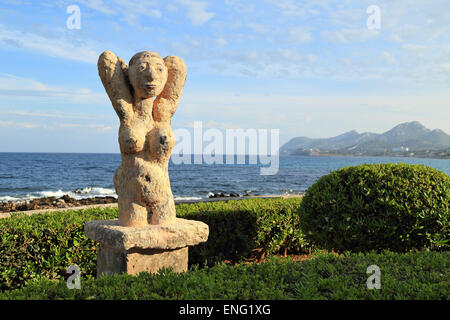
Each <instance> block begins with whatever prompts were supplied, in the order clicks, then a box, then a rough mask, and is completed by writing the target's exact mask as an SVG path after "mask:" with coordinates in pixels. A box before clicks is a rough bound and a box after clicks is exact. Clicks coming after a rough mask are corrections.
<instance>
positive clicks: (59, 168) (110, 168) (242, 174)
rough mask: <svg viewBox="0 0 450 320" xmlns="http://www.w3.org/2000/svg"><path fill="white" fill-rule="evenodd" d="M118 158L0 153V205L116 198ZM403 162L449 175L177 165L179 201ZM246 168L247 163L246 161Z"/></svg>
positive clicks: (174, 182) (334, 163)
mask: <svg viewBox="0 0 450 320" xmlns="http://www.w3.org/2000/svg"><path fill="white" fill-rule="evenodd" d="M120 162H121V159H120V154H81V153H0V201H8V200H24V199H32V198H39V197H48V196H56V197H60V196H63V195H65V194H69V195H70V196H72V197H74V198H77V199H80V198H89V197H95V196H116V195H115V192H114V185H113V175H114V171H115V170H116V169H117V167H118V166H119V165H120ZM383 162H395V163H398V162H403V163H411V164H423V165H427V166H431V167H434V168H436V169H438V170H441V171H443V172H445V173H447V174H449V175H450V160H445V159H417V158H388V157H303V156H282V157H280V162H279V170H278V173H277V174H275V175H266V176H265V175H260V167H261V165H254V164H233V165H230V164H223V165H207V164H180V165H179V164H173V163H172V162H170V163H169V174H170V181H171V186H172V191H173V194H174V197H175V199H179V200H182V199H201V198H207V197H208V195H209V193H210V192H225V193H230V192H235V193H240V194H245V193H246V192H248V191H251V193H252V194H260V195H271V194H296V193H299V192H304V191H305V190H306V189H307V188H308V187H309V186H311V184H313V183H314V182H315V181H316V180H317V179H318V178H320V177H321V176H323V175H326V174H328V173H329V172H331V171H333V170H336V169H339V168H342V167H345V166H353V165H358V164H363V163H383ZM247 163H248V159H247Z"/></svg>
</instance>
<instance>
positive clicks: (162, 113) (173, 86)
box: [153, 56, 186, 122]
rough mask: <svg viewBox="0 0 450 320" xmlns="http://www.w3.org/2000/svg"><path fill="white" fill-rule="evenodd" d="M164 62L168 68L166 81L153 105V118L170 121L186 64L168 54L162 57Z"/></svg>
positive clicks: (182, 82)
mask: <svg viewBox="0 0 450 320" xmlns="http://www.w3.org/2000/svg"><path fill="white" fill-rule="evenodd" d="M164 64H165V65H166V67H167V69H168V77H167V83H166V85H165V87H164V90H163V91H162V92H161V94H160V95H159V96H157V97H156V99H155V102H154V106H153V119H154V120H155V121H160V122H164V121H170V119H171V118H172V116H173V114H174V113H175V111H176V110H177V106H178V103H179V102H180V99H181V93H182V91H183V88H184V83H185V82H186V65H185V63H184V61H183V60H182V59H180V58H178V57H175V56H168V57H166V58H164Z"/></svg>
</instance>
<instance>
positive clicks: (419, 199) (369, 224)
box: [299, 164, 450, 252]
mask: <svg viewBox="0 0 450 320" xmlns="http://www.w3.org/2000/svg"><path fill="white" fill-rule="evenodd" d="M449 199H450V177H449V176H448V175H447V174H445V173H442V172H440V171H438V170H436V169H433V168H430V167H426V166H421V165H406V164H366V165H360V166H355V167H347V168H343V169H340V170H336V171H334V172H332V173H330V174H329V175H327V176H323V177H322V178H320V179H319V180H318V181H317V182H316V183H315V184H314V185H312V186H311V187H310V188H309V189H308V190H307V192H306V194H305V196H304V198H303V201H302V203H301V205H300V207H299V216H300V225H301V229H302V230H303V232H305V236H306V238H307V240H308V241H311V243H312V244H314V245H318V246H319V247H321V248H324V249H329V250H336V251H337V252H342V251H345V250H351V251H355V252H358V251H369V250H381V249H390V250H393V251H399V252H402V251H405V250H409V249H423V248H426V249H430V250H448V248H449V237H450V236H449V233H450V227H449V207H448V205H449Z"/></svg>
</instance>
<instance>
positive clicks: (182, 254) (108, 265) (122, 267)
mask: <svg viewBox="0 0 450 320" xmlns="http://www.w3.org/2000/svg"><path fill="white" fill-rule="evenodd" d="M169 267H172V269H173V271H175V272H185V271H187V267H188V247H184V248H181V249H173V250H159V249H145V250H129V251H124V250H120V249H114V248H110V247H107V246H105V245H103V244H100V248H99V251H98V256H97V275H101V274H112V273H128V274H131V275H136V274H138V273H139V272H142V271H147V272H152V273H156V272H158V270H159V269H161V268H169Z"/></svg>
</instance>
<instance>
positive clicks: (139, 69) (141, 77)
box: [128, 51, 168, 99]
mask: <svg viewBox="0 0 450 320" xmlns="http://www.w3.org/2000/svg"><path fill="white" fill-rule="evenodd" d="M128 75H129V78H130V83H131V85H132V86H133V89H134V94H135V97H137V98H140V99H147V98H152V97H156V96H157V95H159V94H160V93H161V92H162V91H163V89H164V86H165V84H166V82H167V75H168V71H167V67H166V66H165V64H164V60H163V59H162V58H161V57H160V56H159V55H158V54H157V53H154V52H149V51H144V52H140V53H137V54H136V55H135V56H134V57H133V58H131V60H130V65H129V71H128Z"/></svg>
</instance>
